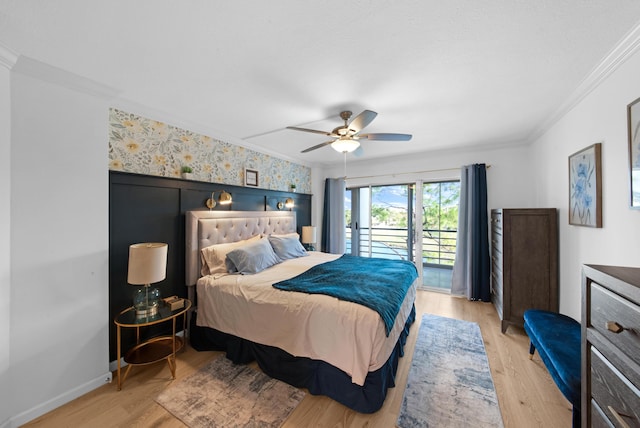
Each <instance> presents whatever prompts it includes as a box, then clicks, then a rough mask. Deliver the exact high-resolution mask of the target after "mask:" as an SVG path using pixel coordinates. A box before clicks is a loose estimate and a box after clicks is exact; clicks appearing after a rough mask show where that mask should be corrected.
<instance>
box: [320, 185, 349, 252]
mask: <svg viewBox="0 0 640 428" xmlns="http://www.w3.org/2000/svg"><path fill="white" fill-rule="evenodd" d="M344 192H345V182H344V178H327V179H326V180H325V182H324V210H323V213H322V242H321V246H320V248H321V249H322V251H323V252H325V253H333V254H344V252H345V240H346V237H345V232H346V231H345V224H344Z"/></svg>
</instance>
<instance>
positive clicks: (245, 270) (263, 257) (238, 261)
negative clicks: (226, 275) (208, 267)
mask: <svg viewBox="0 0 640 428" xmlns="http://www.w3.org/2000/svg"><path fill="white" fill-rule="evenodd" d="M227 260H230V261H231V263H233V264H234V266H235V267H236V269H237V270H238V272H239V273H241V274H244V275H246V274H253V273H258V272H261V271H263V270H265V269H266V268H268V267H271V266H273V265H275V264H278V263H280V259H278V256H276V253H274V252H273V248H272V247H271V244H269V241H268V240H266V239H260V240H259V241H256V242H252V243H250V244H247V245H243V246H242V247H240V248H237V249H235V250H233V251H231V252H229V253H227Z"/></svg>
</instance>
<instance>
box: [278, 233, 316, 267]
mask: <svg viewBox="0 0 640 428" xmlns="http://www.w3.org/2000/svg"><path fill="white" fill-rule="evenodd" d="M269 243H270V244H271V246H272V247H273V251H275V253H276V255H277V256H278V257H279V258H280V260H282V261H284V260H287V259H295V258H298V257H304V256H308V255H309V254H308V253H307V250H305V249H304V247H303V246H302V244H301V243H300V240H299V235H298V234H297V233H290V234H288V235H269Z"/></svg>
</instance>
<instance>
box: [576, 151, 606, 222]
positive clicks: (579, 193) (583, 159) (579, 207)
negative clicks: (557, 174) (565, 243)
mask: <svg viewBox="0 0 640 428" xmlns="http://www.w3.org/2000/svg"><path fill="white" fill-rule="evenodd" d="M596 146H597V145H594V146H591V147H589V148H587V149H585V150H583V151H582V152H579V153H577V154H575V155H573V156H571V157H570V158H569V168H570V169H569V177H570V188H569V192H570V195H569V202H570V206H569V223H570V224H577V225H582V226H593V227H599V225H597V214H596V209H597V207H596V202H597V191H598V189H597V180H596V179H597V177H596V174H598V171H597V167H596V164H597V162H596Z"/></svg>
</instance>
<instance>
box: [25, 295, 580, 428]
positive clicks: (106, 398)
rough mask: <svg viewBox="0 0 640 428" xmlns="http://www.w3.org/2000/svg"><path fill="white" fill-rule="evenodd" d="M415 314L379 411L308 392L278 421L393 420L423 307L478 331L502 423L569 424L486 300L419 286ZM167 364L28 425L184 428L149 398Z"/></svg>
mask: <svg viewBox="0 0 640 428" xmlns="http://www.w3.org/2000/svg"><path fill="white" fill-rule="evenodd" d="M416 311H417V314H418V316H417V320H418V321H416V323H415V324H414V325H413V326H412V328H411V334H410V335H409V340H408V342H407V346H406V348H405V356H404V357H403V358H401V359H400V363H399V366H398V373H397V378H396V379H397V386H396V387H395V388H391V389H389V392H388V395H387V399H386V401H385V403H384V405H383V407H382V409H380V410H379V411H378V412H376V413H374V414H371V415H364V414H360V413H356V412H354V411H352V410H349V409H347V408H346V407H344V406H342V405H340V404H338V403H336V402H335V401H333V400H331V399H329V398H326V397H322V396H313V395H310V394H307V396H306V397H305V398H304V400H303V401H302V402H301V403H300V405H299V406H298V407H297V408H296V410H295V411H294V412H293V413H292V414H291V416H290V417H289V419H288V420H287V421H286V423H285V425H284V427H287V428H292V427H334V428H335V427H382V428H386V427H394V426H395V421H396V419H397V417H398V413H399V411H400V404H401V402H402V394H403V392H404V385H405V384H406V380H407V374H408V371H409V366H410V362H411V356H412V355H413V348H414V346H415V341H416V337H417V332H418V328H419V320H420V319H421V314H423V313H431V314H436V315H441V316H446V317H450V318H457V319H462V320H467V321H473V322H477V323H478V324H479V325H480V329H481V331H482V336H483V338H484V343H485V347H486V350H487V355H488V358H489V364H490V366H491V374H492V375H493V381H494V383H495V386H496V391H497V394H498V401H499V402H500V409H501V412H502V418H503V420H504V425H505V427H506V428H511V427H513V428H523V427H545V428H548V427H558V428H560V427H570V426H571V405H570V403H569V402H568V401H567V400H566V399H565V398H564V397H563V396H562V394H561V393H560V391H559V390H558V388H557V387H556V385H555V384H554V383H553V380H552V379H551V377H550V376H549V373H548V372H547V370H546V368H545V367H544V364H543V363H542V361H541V360H540V358H539V357H538V355H537V354H536V356H535V357H534V359H533V361H531V360H529V358H528V349H529V342H528V339H527V336H526V335H525V333H524V331H523V330H522V329H518V328H514V327H510V328H509V330H508V331H507V333H506V334H502V333H501V332H500V322H499V319H498V315H497V313H496V311H495V309H494V307H493V306H492V305H491V304H489V303H481V302H470V301H467V300H466V299H463V298H456V297H451V296H449V295H447V294H442V293H435V292H428V291H419V292H418V297H417V300H416ZM216 355H219V353H218V352H197V351H194V350H193V349H191V348H190V347H187V348H186V349H185V350H184V351H183V352H181V353H180V354H179V356H178V364H177V370H176V376H177V379H180V378H183V377H186V376H188V375H190V374H191V373H193V372H194V371H195V370H197V369H198V368H199V367H201V366H202V365H204V364H205V363H207V362H208V361H209V360H211V359H212V358H213V357H214V356H216ZM171 382H172V381H171V375H170V373H169V368H168V367H167V364H166V363H157V364H154V365H150V366H145V367H134V368H133V369H132V370H131V373H130V374H129V377H128V378H127V381H126V383H125V384H124V387H123V389H122V391H117V390H116V385H115V374H114V382H113V383H112V384H110V385H104V386H102V387H100V388H98V389H96V390H94V391H92V392H90V393H88V394H86V395H84V396H82V397H80V398H78V399H76V400H74V401H72V402H71V403H68V404H66V405H64V406H62V407H60V408H58V409H56V410H54V411H52V412H50V413H48V414H46V415H44V416H42V417H40V418H38V419H36V420H34V421H32V422H30V423H29V424H27V425H25V426H28V427H183V426H184V425H183V424H182V423H181V422H180V421H179V420H178V419H176V418H174V417H173V416H172V415H171V414H170V413H168V412H167V411H165V410H164V408H162V407H161V406H160V405H158V404H157V403H156V402H155V401H154V397H155V396H156V395H157V394H158V393H159V392H160V391H162V390H163V389H164V388H167V387H168V386H170V385H171Z"/></svg>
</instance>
